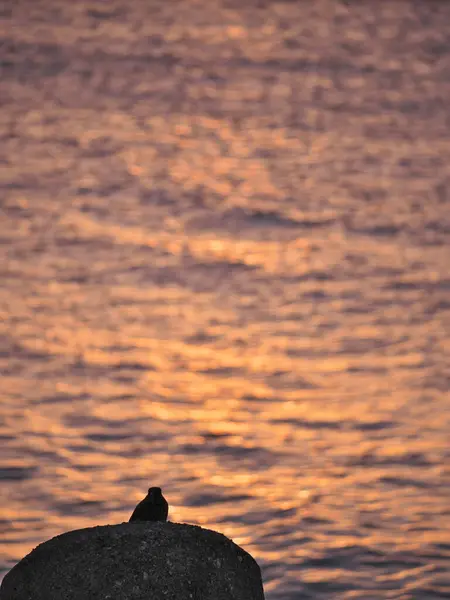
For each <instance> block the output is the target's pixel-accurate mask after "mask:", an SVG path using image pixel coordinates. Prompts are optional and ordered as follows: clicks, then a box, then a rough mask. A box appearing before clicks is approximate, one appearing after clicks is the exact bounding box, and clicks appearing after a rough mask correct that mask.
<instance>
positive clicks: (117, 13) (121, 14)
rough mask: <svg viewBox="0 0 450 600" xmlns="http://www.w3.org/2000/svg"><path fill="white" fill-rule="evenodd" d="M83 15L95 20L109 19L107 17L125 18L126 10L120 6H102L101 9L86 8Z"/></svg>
mask: <svg viewBox="0 0 450 600" xmlns="http://www.w3.org/2000/svg"><path fill="white" fill-rule="evenodd" d="M85 15H86V16H87V17H90V18H91V19H95V20H100V21H104V20H109V19H123V20H126V17H127V10H126V9H125V8H122V7H120V6H117V7H116V8H109V9H108V8H106V7H105V8H104V9H103V10H101V9H98V8H87V9H86V11H85Z"/></svg>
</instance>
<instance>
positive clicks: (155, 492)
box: [148, 487, 162, 498]
mask: <svg viewBox="0 0 450 600" xmlns="http://www.w3.org/2000/svg"><path fill="white" fill-rule="evenodd" d="M148 495H149V496H150V497H151V498H161V495H162V494H161V488H160V487H151V488H148Z"/></svg>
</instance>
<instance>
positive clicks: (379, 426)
mask: <svg viewBox="0 0 450 600" xmlns="http://www.w3.org/2000/svg"><path fill="white" fill-rule="evenodd" d="M397 426H398V424H397V423H394V422H393V421H372V422H370V423H354V424H353V425H352V429H356V430H358V431H381V430H383V429H391V428H392V427H397Z"/></svg>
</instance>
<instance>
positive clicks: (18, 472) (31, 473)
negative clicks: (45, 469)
mask: <svg viewBox="0 0 450 600" xmlns="http://www.w3.org/2000/svg"><path fill="white" fill-rule="evenodd" d="M37 472H38V468H37V467H0V480H1V481H25V480H26V479H33V477H35V476H36V474H37Z"/></svg>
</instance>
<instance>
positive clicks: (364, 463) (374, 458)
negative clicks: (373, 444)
mask: <svg viewBox="0 0 450 600" xmlns="http://www.w3.org/2000/svg"><path fill="white" fill-rule="evenodd" d="M389 427H390V426H388V428H389ZM356 429H357V428H356ZM363 431H364V430H363ZM346 464H348V465H351V466H360V467H395V466H405V467H417V468H420V467H430V466H432V465H433V462H431V461H430V460H428V459H427V457H426V456H425V455H424V454H422V453H421V452H406V453H405V454H401V455H397V456H379V455H377V454H376V453H374V452H366V453H365V454H363V455H361V456H359V457H357V458H351V459H350V460H349V461H348V462H347V463H346Z"/></svg>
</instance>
